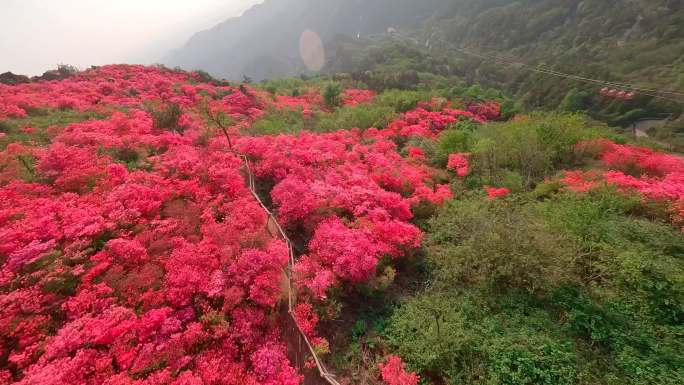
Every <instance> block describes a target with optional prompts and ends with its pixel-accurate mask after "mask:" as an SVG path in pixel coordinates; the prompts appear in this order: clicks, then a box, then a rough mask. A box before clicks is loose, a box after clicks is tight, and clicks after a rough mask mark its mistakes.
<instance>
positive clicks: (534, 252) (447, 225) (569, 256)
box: [427, 199, 575, 292]
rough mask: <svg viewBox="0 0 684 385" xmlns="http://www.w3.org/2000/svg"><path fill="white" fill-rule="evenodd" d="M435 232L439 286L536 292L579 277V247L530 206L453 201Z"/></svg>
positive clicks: (431, 242)
mask: <svg viewBox="0 0 684 385" xmlns="http://www.w3.org/2000/svg"><path fill="white" fill-rule="evenodd" d="M429 229H430V232H429V235H428V238H427V245H428V249H429V251H430V258H431V260H432V262H433V263H434V264H435V266H436V271H435V275H436V277H437V278H438V279H437V282H436V283H435V284H439V285H444V286H445V287H454V286H464V285H465V286H482V287H490V288H493V289H496V290H506V289H510V288H517V289H523V290H527V291H530V292H536V291H543V290H546V289H548V288H549V287H552V286H554V285H557V284H558V283H560V282H564V281H567V280H569V279H571V277H572V275H573V270H572V267H571V266H572V261H573V259H574V256H575V250H574V248H573V244H572V243H571V242H570V241H569V239H567V238H566V237H564V236H563V234H561V233H558V232H554V231H552V229H550V228H549V226H548V225H547V224H546V222H545V221H543V220H542V219H541V218H540V215H539V213H538V212H537V211H536V208H535V207H530V205H511V204H505V203H500V202H488V201H484V200H482V199H470V200H467V201H452V202H449V203H447V205H446V206H445V207H444V208H443V209H442V211H441V212H440V213H439V214H438V215H437V216H436V217H435V218H434V219H433V220H432V221H430V223H429Z"/></svg>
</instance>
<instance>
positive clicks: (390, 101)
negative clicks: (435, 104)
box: [375, 90, 432, 113]
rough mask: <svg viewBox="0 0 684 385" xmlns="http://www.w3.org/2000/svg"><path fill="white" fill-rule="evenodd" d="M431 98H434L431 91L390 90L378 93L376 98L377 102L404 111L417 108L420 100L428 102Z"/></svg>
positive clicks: (397, 110)
mask: <svg viewBox="0 0 684 385" xmlns="http://www.w3.org/2000/svg"><path fill="white" fill-rule="evenodd" d="M430 99H432V93H430V92H425V91H400V90H389V91H385V92H383V93H382V94H380V95H378V96H377V97H376V98H375V103H376V104H378V105H380V106H385V107H391V108H393V109H394V110H395V111H396V112H399V113H404V112H406V111H410V110H413V109H415V108H416V107H417V106H418V103H419V102H428V101H430Z"/></svg>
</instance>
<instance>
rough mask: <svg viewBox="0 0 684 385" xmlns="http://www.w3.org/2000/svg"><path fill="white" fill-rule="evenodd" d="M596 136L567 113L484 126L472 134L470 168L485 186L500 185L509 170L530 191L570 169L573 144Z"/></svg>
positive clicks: (578, 119) (535, 116) (579, 118)
mask: <svg viewBox="0 0 684 385" xmlns="http://www.w3.org/2000/svg"><path fill="white" fill-rule="evenodd" d="M600 133H601V131H600V130H599V129H595V128H592V127H590V126H589V125H588V122H587V121H586V119H585V118H584V117H582V116H580V115H570V114H535V115H531V116H530V117H528V118H525V119H521V120H516V121H510V122H505V123H490V124H486V125H484V126H481V127H480V128H479V129H478V130H477V131H475V140H474V144H472V148H471V150H472V151H471V152H472V153H473V157H472V161H473V162H472V163H473V168H474V169H475V171H476V172H477V173H478V174H479V175H480V176H481V177H482V178H484V180H485V182H486V183H489V184H492V185H500V184H502V183H503V179H504V178H505V176H506V175H507V174H508V172H511V171H512V172H515V173H517V174H519V175H520V176H521V177H522V178H523V185H524V186H525V187H526V188H531V187H534V185H535V184H536V183H538V182H540V181H542V180H543V179H544V178H545V177H547V176H550V175H553V174H555V173H556V172H557V171H558V170H560V169H564V168H567V167H569V166H572V165H573V162H575V161H576V160H577V159H575V152H574V147H575V145H576V144H577V143H578V142H580V141H583V140H589V139H593V138H596V137H598V136H599V134H600ZM454 135H455V134H454ZM447 139H450V137H447ZM445 146H448V143H445ZM447 148H448V147H447Z"/></svg>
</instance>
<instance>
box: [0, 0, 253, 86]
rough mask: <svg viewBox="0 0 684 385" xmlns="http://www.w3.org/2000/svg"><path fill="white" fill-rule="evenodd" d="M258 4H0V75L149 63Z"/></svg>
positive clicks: (34, 0) (33, 0)
mask: <svg viewBox="0 0 684 385" xmlns="http://www.w3.org/2000/svg"><path fill="white" fill-rule="evenodd" d="M261 2H263V0H0V73H2V72H5V71H12V72H15V73H20V74H26V75H38V74H41V73H42V72H44V71H45V70H48V69H52V68H55V67H56V66H57V64H70V65H74V66H76V67H79V68H87V67H89V66H91V65H102V64H111V63H140V64H152V63H155V62H157V61H158V60H159V59H160V58H161V57H162V56H164V54H166V53H167V52H168V51H169V50H171V49H174V48H178V47H180V46H182V45H183V44H184V43H185V41H187V39H188V38H189V37H190V36H191V35H192V34H193V33H195V32H198V31H200V30H203V29H207V28H210V27H212V26H214V25H216V24H218V23H220V22H221V21H223V20H225V19H228V18H230V17H235V16H239V15H240V14H242V13H243V12H244V11H245V10H247V9H248V8H250V7H251V6H252V5H254V4H256V3H261Z"/></svg>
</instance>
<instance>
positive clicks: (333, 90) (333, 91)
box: [323, 82, 342, 108]
mask: <svg viewBox="0 0 684 385" xmlns="http://www.w3.org/2000/svg"><path fill="white" fill-rule="evenodd" d="M341 95H342V86H341V85H340V84H339V83H335V82H330V83H328V84H327V85H326V86H325V89H324V90H323V102H324V103H325V105H326V106H328V107H330V108H333V107H337V106H339V105H340V104H341V103H342V98H341Z"/></svg>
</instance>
